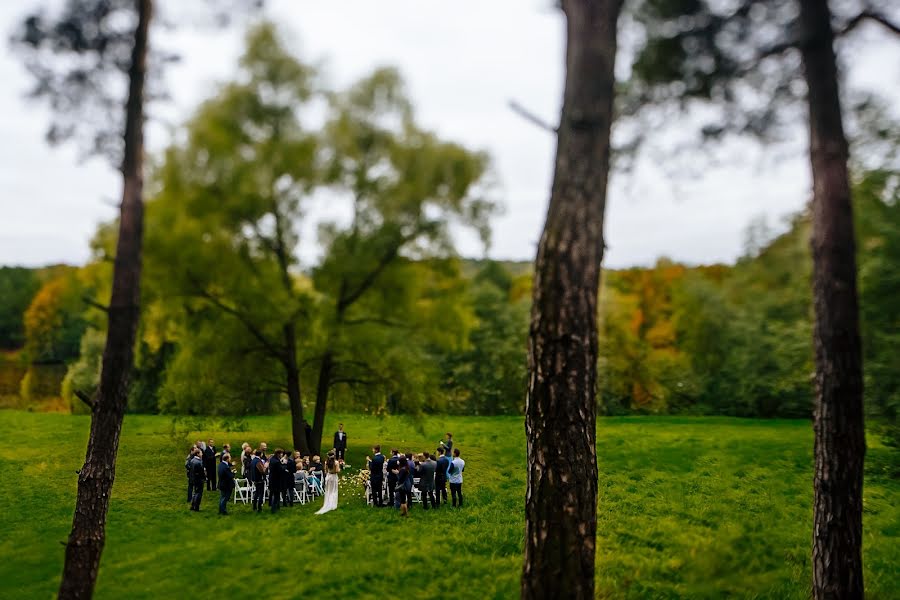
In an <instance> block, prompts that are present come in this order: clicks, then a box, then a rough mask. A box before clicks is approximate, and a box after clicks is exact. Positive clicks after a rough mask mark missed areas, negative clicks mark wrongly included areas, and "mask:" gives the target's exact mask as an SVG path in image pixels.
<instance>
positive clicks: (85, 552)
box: [59, 0, 152, 598]
mask: <svg viewBox="0 0 900 600" xmlns="http://www.w3.org/2000/svg"><path fill="white" fill-rule="evenodd" d="M136 4H137V8H136V9H137V13H138V24H137V29H136V31H135V36H134V48H133V50H132V53H131V67H130V68H129V71H128V100H127V104H126V107H125V112H126V115H125V146H124V156H123V159H122V178H123V191H122V205H121V207H120V216H119V240H118V244H117V246H116V260H115V267H114V270H113V288H112V298H111V300H110V303H109V307H108V309H107V312H108V315H109V330H108V333H107V336H106V348H105V349H104V351H103V366H102V369H101V372H100V388H99V389H98V391H97V396H96V398H95V399H94V403H93V409H92V418H91V434H90V438H89V439H88V447H87V454H86V456H85V461H84V466H83V467H82V468H81V472H80V474H79V476H78V498H77V500H76V502H75V516H74V518H73V519H72V532H71V533H70V534H69V541H68V544H67V545H66V560H65V565H64V567H63V574H62V581H61V582H60V586H59V597H60V598H90V597H91V596H92V595H93V592H94V584H95V583H96V581H97V571H98V569H99V567H100V555H101V554H102V552H103V546H104V543H105V541H106V513H107V510H108V509H109V498H110V494H111V492H112V486H113V481H114V480H115V475H116V453H117V452H118V449H119V434H120V433H121V431H122V419H123V417H124V416H125V406H126V403H127V400H128V379H129V375H130V374H131V369H132V366H133V363H134V340H135V335H136V333H137V326H138V317H139V316H140V282H141V237H142V234H143V219H144V205H143V163H144V157H143V154H144V136H143V128H144V81H145V79H146V71H147V37H148V28H149V24H150V18H151V13H152V1H151V0H137V1H136Z"/></svg>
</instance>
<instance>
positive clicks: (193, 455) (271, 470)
mask: <svg viewBox="0 0 900 600" xmlns="http://www.w3.org/2000/svg"><path fill="white" fill-rule="evenodd" d="M341 454H343V453H341ZM217 456H218V458H219V465H218V467H217V466H216V457H217ZM343 464H344V461H343V457H342V458H340V459H338V458H337V453H336V451H334V450H332V451H330V452H328V455H327V457H326V460H325V462H324V463H323V462H322V460H321V458H320V457H319V456H318V455H314V456H301V455H300V452H294V453H293V454H291V453H288V452H285V451H284V450H282V449H281V448H276V449H275V450H274V451H273V452H272V454H271V455H269V447H268V444H267V443H266V442H260V443H259V445H258V447H257V448H255V449H254V448H253V447H252V446H251V445H250V444H248V443H247V442H244V443H243V444H242V445H241V454H240V457H239V458H238V465H239V466H240V476H241V477H242V478H244V479H247V480H248V481H249V482H250V484H251V485H252V487H253V494H252V505H253V510H255V511H256V512H261V511H262V507H263V504H264V502H265V492H266V484H268V492H269V498H268V503H269V506H270V508H271V511H272V512H273V513H274V512H278V510H279V509H280V508H281V506H293V505H294V489H296V488H300V487H301V486H302V485H304V484H305V485H306V486H307V487H308V488H310V489H316V490H318V491H319V493H321V492H322V477H323V473H325V472H327V473H337V472H339V471H340V469H341V467H342V466H343ZM184 466H185V469H186V471H187V479H188V496H187V501H188V502H190V503H191V510H192V511H199V510H200V503H201V501H202V499H203V486H204V483H205V484H206V489H207V491H211V490H215V489H218V490H219V493H220V498H219V514H223V515H227V514H228V500H229V499H230V498H231V494H232V493H234V488H235V485H236V483H235V478H236V473H237V470H236V467H235V466H234V465H233V464H232V458H231V447H230V446H229V445H228V444H225V445H224V446H223V448H222V452H221V453H218V454H217V452H216V446H215V442H214V441H213V440H209V443H205V442H203V441H197V442H196V443H195V444H194V445H193V446H192V447H191V450H190V453H189V454H188V457H187V460H186V461H185V465H184Z"/></svg>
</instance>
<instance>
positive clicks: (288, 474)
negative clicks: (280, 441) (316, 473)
mask: <svg viewBox="0 0 900 600" xmlns="http://www.w3.org/2000/svg"><path fill="white" fill-rule="evenodd" d="M284 469H285V473H284V485H283V486H282V491H283V493H284V505H285V506H293V505H294V473H296V472H297V463H295V462H294V459H293V458H291V457H290V456H288V457H287V460H286V461H285V463H284Z"/></svg>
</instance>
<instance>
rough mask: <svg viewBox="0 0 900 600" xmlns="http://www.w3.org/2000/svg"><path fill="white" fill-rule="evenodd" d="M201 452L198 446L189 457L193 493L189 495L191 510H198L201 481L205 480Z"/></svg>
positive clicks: (201, 494) (201, 490)
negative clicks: (190, 457)
mask: <svg viewBox="0 0 900 600" xmlns="http://www.w3.org/2000/svg"><path fill="white" fill-rule="evenodd" d="M201 456H202V453H201V452H200V449H199V448H196V449H195V450H194V458H192V459H191V481H192V482H193V484H194V495H193V496H192V497H191V510H193V511H197V512H199V511H200V502H201V501H202V500H203V482H204V481H205V480H206V470H205V469H204V468H203V459H202V458H201Z"/></svg>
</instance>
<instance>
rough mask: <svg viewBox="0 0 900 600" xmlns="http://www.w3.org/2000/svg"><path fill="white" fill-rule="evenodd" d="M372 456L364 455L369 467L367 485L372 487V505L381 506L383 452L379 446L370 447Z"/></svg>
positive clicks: (382, 502) (382, 500)
mask: <svg viewBox="0 0 900 600" xmlns="http://www.w3.org/2000/svg"><path fill="white" fill-rule="evenodd" d="M372 452H374V454H373V455H372V458H369V457H366V460H367V461H368V467H369V486H370V487H371V489H372V506H383V505H384V499H383V498H382V490H383V488H384V454H382V453H381V446H375V447H374V448H372Z"/></svg>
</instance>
